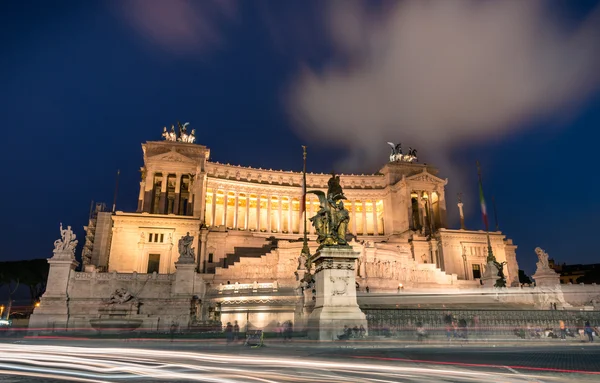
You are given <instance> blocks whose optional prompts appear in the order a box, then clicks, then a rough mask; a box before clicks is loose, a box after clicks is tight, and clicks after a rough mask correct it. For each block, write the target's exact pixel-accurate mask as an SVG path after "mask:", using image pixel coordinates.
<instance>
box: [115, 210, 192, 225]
mask: <svg viewBox="0 0 600 383" xmlns="http://www.w3.org/2000/svg"><path fill="white" fill-rule="evenodd" d="M112 218H113V222H114V224H115V225H120V224H121V223H128V224H137V225H138V226H143V225H150V226H152V227H157V226H173V225H176V226H190V227H194V228H195V227H198V225H200V219H199V218H197V217H188V216H178V215H164V214H148V213H123V212H121V211H118V212H117V213H116V214H115V215H113V216H112Z"/></svg>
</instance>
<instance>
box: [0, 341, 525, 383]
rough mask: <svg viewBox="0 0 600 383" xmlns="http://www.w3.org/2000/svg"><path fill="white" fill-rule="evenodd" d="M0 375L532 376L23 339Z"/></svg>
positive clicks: (226, 378) (256, 378)
mask: <svg viewBox="0 0 600 383" xmlns="http://www.w3.org/2000/svg"><path fill="white" fill-rule="evenodd" d="M409 362H413V361H409ZM413 363H414V362H413ZM1 374H4V375H15V376H30V377H46V378H55V379H62V380H71V381H78V382H94V383H96V382H102V383H104V382H114V381H124V380H132V381H144V382H145V381H160V382H167V381H173V380H175V381H196V382H210V383H246V382H247V383H287V382H290V383H292V382H308V381H310V382H314V381H318V382H336V383H340V382H351V383H396V382H431V381H436V382H448V381H451V382H507V381H510V382H529V381H531V380H530V379H531V376H527V375H520V376H517V377H515V375H514V374H509V373H507V372H487V371H469V370H466V369H460V368H457V367H456V366H445V367H443V368H442V367H439V366H436V367H433V368H426V367H422V366H405V365H398V364H392V363H389V362H385V361H384V362H378V361H377V360H369V361H368V362H367V361H365V362H362V361H359V360H356V359H353V360H351V361H334V360H331V361H323V360H319V359H316V358H311V359H306V358H302V359H298V358H297V357H296V358H293V357H286V356H280V357H269V356H261V355H260V354H258V355H252V356H247V355H232V354H225V353H206V352H184V351H173V350H164V349H159V350H151V349H136V348H90V347H71V346H48V345H26V344H0V375H1Z"/></svg>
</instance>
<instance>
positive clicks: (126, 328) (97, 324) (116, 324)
mask: <svg viewBox="0 0 600 383" xmlns="http://www.w3.org/2000/svg"><path fill="white" fill-rule="evenodd" d="M143 322H144V321H143V319H130V318H99V319H90V325H91V326H92V327H93V328H94V330H96V331H100V332H113V333H121V332H130V331H133V330H135V329H137V328H138V327H140V326H141V325H142V323H143Z"/></svg>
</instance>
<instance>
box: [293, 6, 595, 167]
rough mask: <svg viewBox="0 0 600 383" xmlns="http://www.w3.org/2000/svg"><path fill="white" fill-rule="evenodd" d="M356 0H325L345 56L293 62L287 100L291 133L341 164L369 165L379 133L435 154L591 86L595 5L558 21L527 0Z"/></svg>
mask: <svg viewBox="0 0 600 383" xmlns="http://www.w3.org/2000/svg"><path fill="white" fill-rule="evenodd" d="M366 4H367V3H364V2H363V3H358V2H352V1H340V2H334V3H332V7H331V10H330V11H331V12H330V13H329V17H328V18H327V25H328V27H329V31H330V38H331V39H332V41H333V43H334V45H335V46H336V47H337V48H338V49H339V50H340V51H341V52H342V53H343V54H344V56H345V57H346V59H347V62H345V63H344V65H343V66H341V65H335V64H332V65H330V66H328V67H327V68H326V69H325V70H323V71H319V72H318V71H315V70H312V69H309V68H305V69H304V70H303V71H302V72H301V73H299V74H298V76H297V77H296V79H295V81H294V82H293V84H292V86H291V87H290V93H289V99H288V106H289V111H290V113H291V115H292V117H293V118H294V121H295V126H296V128H297V130H298V132H299V134H301V135H302V136H304V137H306V138H308V139H312V140H315V141H316V140H319V141H321V140H333V141H336V142H338V143H339V144H340V145H341V146H342V147H345V148H347V149H348V151H349V155H348V157H347V158H346V159H345V160H344V164H345V165H346V166H345V167H346V168H347V169H348V168H349V169H353V170H356V168H357V167H359V168H360V167H362V168H363V169H364V168H367V169H369V170H373V169H372V168H371V167H372V166H376V165H380V164H381V163H382V161H383V160H384V159H385V158H386V157H387V154H388V151H387V146H386V144H385V142H386V141H401V142H403V143H404V146H405V147H408V146H413V147H417V148H420V149H421V150H420V154H421V155H424V158H425V159H426V160H427V161H429V162H431V161H436V162H438V164H439V161H445V160H447V158H449V154H450V153H451V151H452V150H455V149H457V148H460V147H461V146H467V145H472V144H473V143H475V142H478V141H486V140H491V139H496V138H498V137H500V138H501V137H503V136H506V135H508V134H510V133H512V132H514V131H516V130H518V129H521V128H522V127H523V126H525V125H526V124H527V123H530V122H531V121H533V120H534V119H536V118H539V117H548V116H552V115H553V113H557V112H560V111H563V110H567V109H569V108H570V107H572V106H576V105H577V103H578V102H579V101H581V100H582V99H584V98H585V97H586V96H588V95H589V94H590V92H591V91H593V90H595V89H597V87H598V85H599V80H600V76H599V74H600V72H599V71H598V68H599V67H600V45H599V44H598V41H600V22H599V21H600V17H599V15H598V13H599V12H598V11H596V12H595V14H594V15H593V17H591V18H590V19H588V20H586V21H584V22H583V23H581V25H577V26H575V28H574V29H573V28H571V29H568V28H567V27H566V26H564V25H562V24H561V23H560V21H559V20H557V19H555V18H552V17H551V16H550V14H549V13H548V12H547V10H546V9H544V7H543V5H544V4H543V3H541V2H538V1H533V0H528V1H509V0H503V1H470V0H465V1H461V0H454V1H423V0H415V1H410V0H409V1H404V2H393V3H391V4H390V5H391V6H389V7H387V8H386V9H384V10H383V11H381V12H379V13H373V12H371V11H369V10H367V9H366V8H365V5H366ZM422 157H423V156H422ZM448 166H449V165H447V164H444V167H445V169H444V170H446V171H448V172H449V173H451V174H452V173H457V172H456V171H455V170H453V169H448Z"/></svg>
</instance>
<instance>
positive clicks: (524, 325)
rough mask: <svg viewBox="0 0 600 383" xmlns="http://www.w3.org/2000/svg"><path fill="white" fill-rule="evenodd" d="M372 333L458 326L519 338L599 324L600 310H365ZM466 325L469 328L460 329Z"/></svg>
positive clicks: (437, 331) (438, 332)
mask: <svg viewBox="0 0 600 383" xmlns="http://www.w3.org/2000/svg"><path fill="white" fill-rule="evenodd" d="M363 311H364V312H365V314H366V316H367V321H368V323H369V334H370V335H375V336H377V335H380V336H389V337H403V338H404V337H407V338H410V337H415V331H416V328H417V326H419V325H421V326H423V327H424V328H425V331H426V332H427V333H428V334H429V335H432V336H440V337H442V336H445V334H446V332H447V330H448V327H453V326H452V322H454V323H455V324H457V327H458V329H459V330H461V328H464V329H465V331H466V332H467V333H468V334H470V335H471V336H479V337H487V336H502V337H516V331H520V330H524V329H531V331H535V330H536V329H538V330H541V331H544V330H546V329H554V330H556V329H558V328H559V326H560V321H561V320H562V321H564V323H565V325H566V327H567V328H570V329H580V328H583V326H584V324H585V322H586V321H589V322H590V323H591V325H592V326H598V325H600V311H574V310H573V311H567V310H559V311H557V310H448V309H427V310H420V309H364V310H363ZM461 325H462V326H466V327H461Z"/></svg>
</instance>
